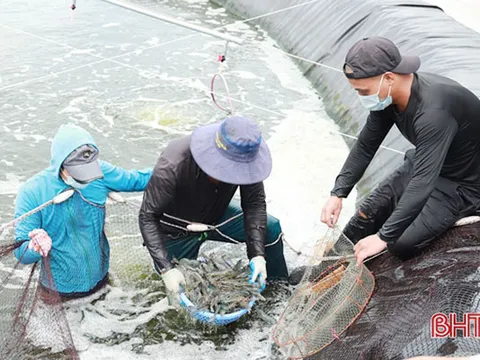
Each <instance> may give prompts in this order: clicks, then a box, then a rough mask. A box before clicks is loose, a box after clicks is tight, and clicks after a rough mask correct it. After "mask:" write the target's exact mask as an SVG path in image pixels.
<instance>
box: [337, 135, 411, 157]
mask: <svg viewBox="0 0 480 360" xmlns="http://www.w3.org/2000/svg"><path fill="white" fill-rule="evenodd" d="M330 133H332V134H337V135H342V136H345V137H347V138H349V139H354V140H358V137H356V136H353V135H348V134H345V133H342V132H340V131H330ZM380 147H381V148H382V149H386V150H390V151H392V152H394V153H397V154H401V155H405V152H404V151H400V150H396V149H393V148H391V147H388V146H383V145H380Z"/></svg>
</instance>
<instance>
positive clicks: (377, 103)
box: [358, 75, 392, 111]
mask: <svg viewBox="0 0 480 360" xmlns="http://www.w3.org/2000/svg"><path fill="white" fill-rule="evenodd" d="M383 76H384V75H382V78H381V79H380V84H379V85H378V91H377V93H376V94H373V95H367V96H361V95H358V97H359V98H360V102H361V103H362V105H363V106H364V107H365V108H366V109H367V110H370V111H380V110H384V109H385V108H387V107H389V106H390V105H391V104H392V97H391V96H390V92H391V91H392V85H390V86H389V88H388V95H387V97H386V98H385V99H384V100H380V97H379V96H378V94H379V93H380V88H381V87H382V81H383Z"/></svg>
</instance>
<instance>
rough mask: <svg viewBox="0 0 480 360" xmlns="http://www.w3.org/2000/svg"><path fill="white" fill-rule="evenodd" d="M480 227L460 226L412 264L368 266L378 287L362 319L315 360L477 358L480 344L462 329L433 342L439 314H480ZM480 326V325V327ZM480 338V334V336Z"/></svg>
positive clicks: (387, 260) (386, 261)
mask: <svg viewBox="0 0 480 360" xmlns="http://www.w3.org/2000/svg"><path fill="white" fill-rule="evenodd" d="M479 247H480V224H479V223H476V224H471V225H465V226H460V227H455V228H452V229H451V230H449V231H448V232H447V233H446V234H444V235H442V236H441V237H439V238H438V239H437V240H436V241H435V242H434V243H433V244H431V245H430V246H429V247H428V248H426V249H425V251H424V253H422V254H420V255H419V256H417V257H415V258H413V259H410V260H408V261H401V260H398V259H396V258H394V257H392V256H390V255H388V254H385V255H383V256H381V257H378V258H376V259H373V260H372V261H371V262H370V263H368V267H369V269H370V271H371V272H372V273H373V274H374V275H375V282H376V289H375V292H374V294H373V296H372V298H371V300H370V302H369V304H368V305H367V307H366V308H365V311H364V312H363V313H362V315H361V316H360V317H359V318H358V319H357V320H356V322H355V323H354V324H352V326H350V327H349V328H348V329H347V331H345V332H344V333H343V334H342V335H341V336H339V337H338V339H335V341H333V342H332V343H331V344H330V345H329V346H327V347H326V348H324V349H323V350H322V351H321V352H319V353H318V354H316V355H315V356H312V357H311V359H352V360H355V359H359V360H404V359H408V358H410V357H414V356H471V355H475V354H479V353H480V341H478V337H475V336H473V335H472V334H474V333H473V330H474V326H475V324H474V323H473V322H472V323H471V328H472V334H471V336H469V337H468V336H464V334H463V332H462V331H459V332H458V333H457V334H456V337H444V338H432V334H431V330H432V329H431V318H432V315H434V314H436V313H443V314H446V315H447V316H448V314H455V315H456V316H457V319H462V316H463V315H464V314H468V313H474V314H478V313H480V272H479V266H478V250H479ZM477 328H478V324H477ZM477 336H478V334H477Z"/></svg>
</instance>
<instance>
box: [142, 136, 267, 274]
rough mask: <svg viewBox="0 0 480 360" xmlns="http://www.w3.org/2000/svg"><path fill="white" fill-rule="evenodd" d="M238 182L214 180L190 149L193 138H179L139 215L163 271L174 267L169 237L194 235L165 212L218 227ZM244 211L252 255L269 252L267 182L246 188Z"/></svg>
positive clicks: (170, 147) (166, 153)
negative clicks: (267, 238)
mask: <svg viewBox="0 0 480 360" xmlns="http://www.w3.org/2000/svg"><path fill="white" fill-rule="evenodd" d="M237 188H238V186H237V185H232V184H226V183H222V182H219V183H218V184H214V183H212V182H211V181H210V180H209V178H208V176H207V175H206V174H205V173H204V172H203V171H202V170H201V169H200V168H199V166H198V165H197V163H196V162H195V160H194V159H193V156H192V154H191V152H190V136H187V137H184V138H181V139H177V140H174V141H172V142H170V144H169V145H168V146H167V147H166V149H165V150H164V152H163V153H162V154H161V156H160V158H159V159H158V161H157V164H156V165H155V168H154V169H153V172H152V176H151V178H150V182H149V183H148V185H147V188H146V189H145V193H144V197H143V202H142V206H141V209H140V214H139V225H140V231H141V233H142V236H143V240H144V243H145V245H146V246H147V249H148V251H149V252H150V255H151V256H152V258H153V260H154V263H155V267H156V269H157V271H159V272H162V271H165V270H167V269H170V268H171V267H172V265H171V263H170V261H169V260H168V258H167V250H166V240H167V239H168V238H170V239H174V238H178V237H181V236H185V235H188V234H187V233H185V232H182V230H179V229H178V228H175V227H171V226H168V225H165V224H162V223H161V222H160V220H165V221H166V222H168V223H174V224H176V225H181V226H183V227H184V226H185V224H182V223H176V222H175V221H174V220H172V219H170V218H168V217H165V216H164V214H165V213H166V214H168V215H172V216H174V217H177V218H181V219H184V220H188V221H190V222H199V223H203V224H209V225H215V224H217V221H218V220H219V219H220V218H221V217H222V215H223V214H224V213H225V211H226V209H227V207H228V204H229V203H230V201H231V200H232V198H233V196H234V194H235V192H236V190H237ZM240 197H241V206H242V210H243V214H244V224H245V233H246V237H247V238H246V244H247V255H248V257H249V258H250V259H251V258H252V257H255V256H265V239H266V226H267V212H266V202H265V191H264V186H263V182H261V183H257V184H253V185H242V186H240Z"/></svg>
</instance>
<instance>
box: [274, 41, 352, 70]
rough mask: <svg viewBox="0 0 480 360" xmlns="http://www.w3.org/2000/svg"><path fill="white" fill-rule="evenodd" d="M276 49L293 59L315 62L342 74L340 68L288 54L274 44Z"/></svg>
mask: <svg viewBox="0 0 480 360" xmlns="http://www.w3.org/2000/svg"><path fill="white" fill-rule="evenodd" d="M273 47H274V48H275V49H276V50H277V51H279V52H281V53H282V54H284V55H287V56H290V57H292V58H295V59H298V60H302V61H305V62H308V63H311V64H315V65H318V66H321V67H324V68H327V69H330V70H333V71H337V72H340V73H342V74H343V71H342V70H340V69H337V68H334V67H332V66H329V65H326V64H322V63H319V62H317V61H313V60H310V59H307V58H304V57H301V56H298V55H293V54H290V53H288V52H286V51H283V50H282V49H280V48H279V47H278V46H277V45H274V46H273Z"/></svg>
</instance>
